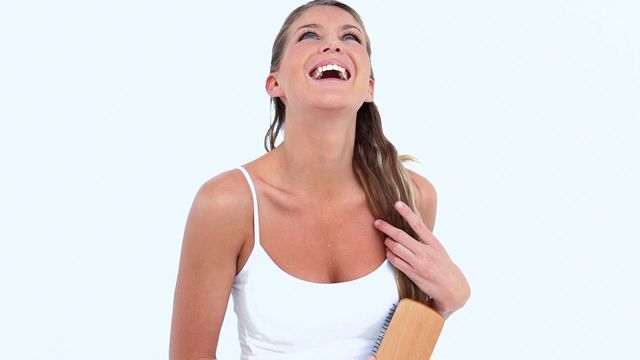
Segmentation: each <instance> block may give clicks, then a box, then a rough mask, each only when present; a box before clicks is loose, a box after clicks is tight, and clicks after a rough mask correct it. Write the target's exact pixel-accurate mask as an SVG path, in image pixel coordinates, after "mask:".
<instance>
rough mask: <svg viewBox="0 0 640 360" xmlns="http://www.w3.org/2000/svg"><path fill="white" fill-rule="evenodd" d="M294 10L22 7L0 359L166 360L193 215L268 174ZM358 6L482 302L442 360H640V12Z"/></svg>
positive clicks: (4, 196)
mask: <svg viewBox="0 0 640 360" xmlns="http://www.w3.org/2000/svg"><path fill="white" fill-rule="evenodd" d="M299 4H300V2H298V1H277V2H275V1H263V2H258V1H255V2H249V1H243V2H237V3H235V2H231V1H225V2H214V1H180V2H179V1H171V2H169V1H141V0H135V1H132V0H128V1H123V0H112V1H102V2H96V1H80V0H78V1H69V0H66V1H57V2H53V1H46V2H45V1H11V2H4V3H3V5H2V10H1V11H0V54H1V55H0V119H1V127H0V169H1V174H2V175H1V177H0V204H1V210H0V211H1V214H0V215H1V216H0V284H1V289H2V295H1V296H0V358H2V359H45V358H46V359H96V360H97V359H162V358H166V357H167V351H168V341H169V326H170V321H171V311H172V301H173V290H174V286H175V280H176V275H177V269H178V268H177V266H178V260H179V255H180V254H179V252H180V246H181V241H182V232H183V230H184V223H185V220H186V216H187V213H188V210H189V207H190V205H191V201H192V199H193V196H194V195H195V192H196V190H197V189H198V187H199V186H200V185H201V184H202V183H203V182H204V181H206V180H207V179H209V178H211V177H213V176H215V175H216V174H218V173H220V172H222V171H225V170H229V169H231V168H234V167H237V166H239V165H241V164H244V163H246V162H248V161H251V160H253V159H255V158H257V157H258V156H260V155H261V154H263V152H264V149H263V147H262V139H263V136H264V133H265V131H266V130H267V127H268V124H269V121H270V119H269V101H268V97H267V95H266V93H265V92H264V90H263V84H264V79H265V77H266V75H267V72H268V67H269V59H270V51H271V44H272V41H273V39H274V37H275V35H276V33H277V31H278V29H279V27H280V25H281V24H282V21H283V20H284V18H285V17H286V15H287V14H288V13H289V11H290V10H292V9H293V8H294V7H295V6H297V5H299ZM350 4H351V5H352V6H354V7H355V8H356V9H357V10H358V11H360V13H361V15H362V16H363V18H364V20H365V24H366V25H367V29H368V31H369V34H370V37H371V38H372V44H373V57H372V61H373V67H374V71H375V75H376V79H377V88H376V102H377V104H378V105H379V107H380V110H381V113H382V116H383V124H384V127H385V131H386V133H387V135H388V137H389V138H390V139H391V140H392V142H394V144H395V145H396V147H397V148H398V150H399V151H400V152H401V153H411V154H413V155H415V156H417V157H418V158H420V159H421V160H422V162H423V164H422V165H412V166H411V167H412V168H413V169H415V170H416V171H418V172H420V173H421V174H422V175H424V176H426V177H427V178H429V179H430V180H431V181H432V183H433V184H434V185H435V186H436V189H437V191H438V195H439V211H438V217H437V221H436V228H435V234H436V236H437V237H438V238H439V239H440V240H441V241H442V242H443V243H444V244H445V246H446V247H447V249H448V251H449V253H450V254H451V256H452V257H453V259H454V260H455V261H456V262H457V263H458V265H459V266H460V267H461V268H462V269H463V270H464V271H465V273H466V275H467V276H468V279H469V282H470V284H471V287H472V297H471V299H470V301H469V303H468V304H467V306H465V307H464V308H462V309H461V310H460V311H459V312H458V313H456V314H454V315H453V316H452V317H451V318H450V319H449V321H448V322H447V325H446V327H445V330H444V332H443V334H442V337H441V340H440V342H439V345H438V348H437V351H438V353H439V357H440V359H443V360H444V359H449V360H451V359H461V360H462V359H471V358H475V359H505V360H506V359H509V360H512V359H604V358H607V359H631V358H637V354H636V353H637V345H635V342H636V341H637V340H638V338H639V336H640V331H639V325H638V321H639V320H640V316H639V313H640V311H639V310H638V307H639V306H640V301H639V296H638V295H639V294H640V285H639V283H640V282H639V281H638V280H637V275H638V274H640V267H639V265H638V264H637V257H638V255H640V251H639V250H640V247H639V245H638V241H639V240H640V236H639V235H640V231H639V230H638V220H640V216H639V211H638V204H639V203H640V191H639V190H638V185H639V184H640V171H639V169H638V163H639V162H640V161H639V159H638V158H639V156H638V155H639V154H640V146H639V145H638V140H639V139H640V137H639V135H640V125H639V124H638V121H640V5H639V4H640V3H638V2H637V1H632V0H629V1H615V0H611V1H604V0H601V1H595V0H592V1H587V0H585V1H577V0H567V1H550V0H538V1H523V0H518V1H496V0H488V1H482V2H472V1H447V2H434V1H414V2H411V1H393V2H388V1H385V2H381V1H380V2H379V1H364V0H361V1H352V2H350ZM229 310H230V311H229V314H228V316H227V318H226V320H225V323H224V325H223V332H222V335H221V339H220V346H219V349H218V358H219V359H223V360H225V359H236V358H238V345H237V338H236V333H235V331H236V329H235V324H236V320H235V318H234V317H233V313H232V312H231V307H229Z"/></svg>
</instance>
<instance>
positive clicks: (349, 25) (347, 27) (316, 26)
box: [296, 24, 363, 33]
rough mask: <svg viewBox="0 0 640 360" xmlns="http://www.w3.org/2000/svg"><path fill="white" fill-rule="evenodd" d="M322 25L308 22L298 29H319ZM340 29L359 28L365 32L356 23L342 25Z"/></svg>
mask: <svg viewBox="0 0 640 360" xmlns="http://www.w3.org/2000/svg"><path fill="white" fill-rule="evenodd" d="M321 27H322V26H321V25H318V24H306V25H302V26H300V27H299V28H297V29H296V31H298V30H300V29H304V28H313V29H319V28H321ZM340 29H341V30H348V29H356V30H358V31H359V32H360V33H363V32H362V30H360V28H359V27H357V26H355V25H351V24H345V25H342V26H341V27H340Z"/></svg>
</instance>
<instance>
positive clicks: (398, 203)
mask: <svg viewBox="0 0 640 360" xmlns="http://www.w3.org/2000/svg"><path fill="white" fill-rule="evenodd" d="M403 206H404V204H403V203H402V201H400V200H398V201H396V209H402V207H403Z"/></svg>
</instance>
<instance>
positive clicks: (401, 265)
mask: <svg viewBox="0 0 640 360" xmlns="http://www.w3.org/2000/svg"><path fill="white" fill-rule="evenodd" d="M387 259H389V261H390V262H391V264H392V265H393V266H395V267H396V268H398V270H400V271H402V272H403V273H405V274H406V275H407V276H408V277H409V279H411V280H412V281H414V282H415V281H416V280H415V272H414V271H413V268H412V267H411V265H409V264H408V263H407V262H406V261H404V260H402V259H401V258H400V257H398V256H397V255H395V254H394V253H393V252H391V251H390V250H387Z"/></svg>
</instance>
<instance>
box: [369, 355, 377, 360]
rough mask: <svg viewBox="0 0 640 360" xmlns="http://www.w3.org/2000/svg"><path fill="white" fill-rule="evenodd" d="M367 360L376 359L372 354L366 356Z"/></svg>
mask: <svg viewBox="0 0 640 360" xmlns="http://www.w3.org/2000/svg"><path fill="white" fill-rule="evenodd" d="M367 360H376V357H375V356H373V355H369V356H367Z"/></svg>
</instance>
